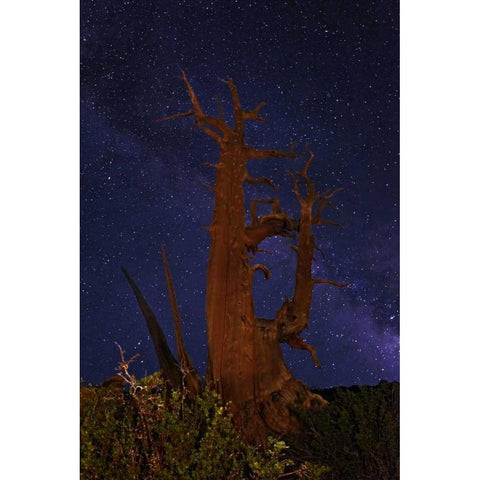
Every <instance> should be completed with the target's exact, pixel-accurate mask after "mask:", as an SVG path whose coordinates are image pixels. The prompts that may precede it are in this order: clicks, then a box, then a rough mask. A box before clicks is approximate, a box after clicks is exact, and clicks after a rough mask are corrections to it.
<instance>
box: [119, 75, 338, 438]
mask: <svg viewBox="0 0 480 480" xmlns="http://www.w3.org/2000/svg"><path fill="white" fill-rule="evenodd" d="M182 80H183V83H184V84H185V86H186V88H187V91H188V95H189V97H190V102H191V105H192V109H191V110H188V111H186V112H183V113H177V114H175V115H171V116H169V117H166V118H163V119H160V120H158V121H165V120H173V119H175V118H180V117H188V116H192V117H193V118H194V120H195V124H196V125H197V126H198V127H199V128H200V129H201V130H202V131H203V132H204V133H205V134H207V135H208V136H209V137H210V138H211V139H212V140H213V141H215V142H216V143H217V144H218V146H219V148H220V155H219V160H218V163H216V164H209V165H210V166H212V167H214V168H215V169H216V184H215V186H213V187H212V189H213V191H214V193H215V205H214V211H213V220H212V224H211V226H210V227H208V230H209V231H210V235H211V247H210V258H209V262H208V272H207V299H206V320H207V334H208V366H207V375H206V384H208V385H210V386H212V387H213V388H215V389H216V390H217V391H218V392H219V393H220V394H221V395H222V398H223V399H224V400H225V401H227V402H230V403H231V408H232V410H233V412H234V416H235V419H236V421H237V424H238V426H239V428H240V429H241V431H242V432H243V434H244V436H245V437H246V438H247V439H249V440H252V441H257V442H258V441H262V440H264V439H265V438H266V436H267V435H268V434H270V433H271V432H274V433H291V432H295V431H296V430H297V429H298V427H299V423H298V421H297V419H296V417H295V415H294V414H293V413H291V410H290V409H289V405H291V404H295V405H301V406H303V407H307V408H308V407H310V406H312V405H314V404H319V405H322V404H326V401H325V400H324V399H323V398H322V397H321V396H319V395H316V394H314V393H312V392H311V391H310V390H309V389H308V387H307V386H306V385H305V384H304V383H302V382H300V381H299V380H297V379H295V378H294V377H293V375H292V373H291V372H290V370H289V369H288V368H287V366H286V365H285V363H284V360H283V355H282V350H281V348H280V345H281V344H282V343H286V344H288V345H290V346H291V347H293V348H298V349H302V350H306V351H308V352H309V353H310V355H311V357H312V360H313V362H314V363H315V365H316V366H317V367H319V368H320V363H319V361H318V358H317V354H316V352H315V348H314V347H313V346H311V345H309V344H307V343H306V342H305V341H304V340H303V339H302V338H301V336H300V334H301V333H302V331H303V330H304V329H305V328H306V327H307V325H308V317H309V312H310V306H311V303H312V293H313V288H314V287H315V285H316V284H319V283H322V284H329V285H334V286H336V287H346V286H347V285H348V283H340V282H336V281H332V280H325V279H318V278H313V277H312V261H313V253H314V249H315V248H316V245H315V239H314V236H313V235H312V226H314V225H333V226H340V227H341V225H340V224H338V223H336V222H333V221H331V220H329V219H326V218H323V216H322V214H323V212H324V210H325V208H326V207H331V208H333V205H332V204H331V202H330V200H331V198H332V197H333V196H334V195H335V194H336V193H337V192H338V191H339V190H340V189H336V190H329V191H327V192H325V193H323V194H320V193H319V192H317V191H316V189H315V186H314V183H313V181H312V180H311V178H310V177H309V175H308V170H309V168H310V166H311V164H312V161H313V153H312V152H311V150H310V149H309V147H308V146H307V147H306V150H307V152H308V154H309V158H308V161H307V162H306V164H305V166H304V168H303V170H302V171H299V172H290V175H291V177H292V183H293V192H294V193H295V196H296V198H297V200H298V203H299V204H300V217H299V218H297V219H293V218H290V217H289V216H288V215H287V214H286V213H285V212H283V211H282V209H281V206H280V202H279V200H278V199H276V198H271V199H254V200H252V202H251V204H250V223H249V224H246V220H245V207H244V191H243V183H244V182H249V183H252V184H264V185H267V186H269V187H272V188H274V189H278V187H276V186H275V185H274V184H273V183H272V182H271V181H270V180H269V179H267V178H264V177H262V178H252V177H251V176H250V174H249V173H248V170H247V165H248V162H249V161H250V160H252V159H255V158H257V159H267V158H272V157H276V158H285V159H293V158H295V157H296V154H295V152H294V145H293V144H292V148H291V150H290V151H287V152H283V151H279V150H275V149H272V150H258V149H256V148H253V147H251V146H249V145H248V144H247V143H246V142H245V136H244V125H245V122H247V121H254V122H261V123H263V122H264V119H263V118H262V117H261V116H260V110H261V109H262V108H263V107H264V106H265V103H264V102H262V103H260V104H259V105H258V106H257V107H256V108H255V109H254V110H244V109H243V108H242V106H241V104H240V98H239V95H238V91H237V88H236V86H235V84H234V82H233V80H231V79H228V80H222V82H224V83H225V84H226V85H227V86H228V88H229V90H230V94H231V97H232V101H233V109H234V110H233V118H234V125H233V127H232V126H230V125H228V124H227V122H226V121H225V119H224V115H223V107H222V106H221V103H220V105H219V106H220V116H219V117H211V116H208V115H206V114H205V113H204V111H203V110H202V107H201V106H200V102H199V100H198V98H197V96H196V94H195V92H194V90H193V88H192V85H191V84H190V82H189V80H188V79H187V77H186V75H185V72H182ZM260 203H261V204H268V205H270V208H271V211H270V213H268V214H266V215H262V216H259V215H258V214H257V205H258V204H260ZM276 235H280V236H289V237H292V238H296V239H298V243H297V244H296V245H292V248H293V250H294V251H295V252H296V256H297V267H296V274H295V280H296V283H295V291H294V294H293V298H291V299H289V298H285V299H284V301H283V304H282V305H281V307H280V309H279V310H278V312H277V313H276V317H275V318H274V319H265V318H257V317H256V316H255V312H254V306H253V295H252V289H253V277H254V274H255V272H256V271H257V270H260V271H261V272H263V274H264V275H265V277H266V278H267V279H268V278H269V276H270V272H269V270H268V269H267V267H266V266H264V265H261V264H259V263H254V262H253V259H254V257H255V254H256V253H257V252H258V251H259V247H260V245H261V243H262V241H263V240H265V239H266V238H268V237H272V236H276ZM163 262H164V266H165V274H166V277H167V284H168V291H169V296H170V302H171V306H172V311H173V318H174V323H175V332H176V340H177V351H178V357H179V361H177V360H176V359H175V357H174V356H173V354H172V353H171V351H170V349H169V347H168V344H167V342H166V339H165V336H164V334H163V332H162V329H161V327H160V326H159V324H158V322H157V320H156V319H155V316H154V314H153V312H152V310H151V308H150V307H149V305H148V303H147V302H146V301H145V299H144V297H143V296H142V294H141V292H140V290H139V289H138V287H137V286H136V284H135V282H134V281H133V279H132V278H131V277H130V275H129V274H128V272H127V271H126V270H125V269H123V272H124V274H125V275H126V277H127V279H128V282H129V283H130V286H131V287H132V289H133V292H134V294H135V296H136V299H137V302H138V304H139V306H140V309H141V311H142V313H143V315H144V317H145V319H146V321H147V325H148V328H149V331H150V335H151V337H152V340H153V343H154V345H155V350H156V352H157V356H158V360H159V363H160V369H161V371H162V372H163V375H164V376H165V378H166V380H167V381H168V382H169V383H170V384H171V385H172V386H173V387H180V386H184V387H186V388H187V389H188V391H189V393H190V395H192V396H193V395H195V394H196V393H197V392H198V391H200V389H201V388H203V382H202V380H201V378H200V376H199V374H198V373H197V372H196V370H195V368H194V366H193V364H192V361H191V359H190V357H189V356H188V354H187V352H186V350H185V346H184V344H183V340H182V334H181V327H180V316H179V312H178V307H177V302H176V299H175V292H174V289H173V283H172V279H171V275H170V271H169V269H168V264H167V258H166V255H165V251H164V250H163Z"/></svg>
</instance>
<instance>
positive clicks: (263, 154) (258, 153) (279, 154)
mask: <svg viewBox="0 0 480 480" xmlns="http://www.w3.org/2000/svg"><path fill="white" fill-rule="evenodd" d="M247 156H248V158H249V159H253V158H296V157H297V155H296V153H295V142H292V145H291V147H290V151H289V152H285V151H282V150H276V149H270V150H256V149H254V148H247Z"/></svg>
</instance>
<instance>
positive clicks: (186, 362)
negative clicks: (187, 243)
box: [162, 245, 202, 396]
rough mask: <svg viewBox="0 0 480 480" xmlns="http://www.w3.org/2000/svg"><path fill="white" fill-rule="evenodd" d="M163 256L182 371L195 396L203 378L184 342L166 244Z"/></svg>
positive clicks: (200, 387) (189, 388)
mask: <svg viewBox="0 0 480 480" xmlns="http://www.w3.org/2000/svg"><path fill="white" fill-rule="evenodd" d="M162 257H163V266H164V269H165V277H166V279H167V287H168V296H169V298H170V306H171V308H172V316H173V323H174V325H175V338H176V343H177V353H178V358H179V360H180V365H181V368H182V372H183V374H184V376H185V384H186V386H187V389H188V390H189V392H191V394H192V395H193V396H195V395H196V394H197V393H199V392H200V391H201V389H202V380H201V378H200V375H199V374H198V373H197V371H196V370H195V367H194V366H193V362H192V359H191V358H190V355H189V354H188V352H187V349H186V348H185V344H184V343H183V334H182V326H181V320H180V311H179V309H178V304H177V298H176V296H175V290H174V287H173V281H172V276H171V274H170V269H169V267H168V261H167V254H166V252H165V246H164V245H162Z"/></svg>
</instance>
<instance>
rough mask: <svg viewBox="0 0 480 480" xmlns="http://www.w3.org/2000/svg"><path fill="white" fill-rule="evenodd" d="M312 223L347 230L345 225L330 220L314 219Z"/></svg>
mask: <svg viewBox="0 0 480 480" xmlns="http://www.w3.org/2000/svg"><path fill="white" fill-rule="evenodd" d="M312 223H313V224H314V225H331V226H332V227H339V228H345V225H343V224H342V223H338V222H334V221H333V220H329V219H328V218H316V217H313V218H312Z"/></svg>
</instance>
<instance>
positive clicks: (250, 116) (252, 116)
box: [243, 102, 267, 123]
mask: <svg viewBox="0 0 480 480" xmlns="http://www.w3.org/2000/svg"><path fill="white" fill-rule="evenodd" d="M266 104H267V103H266V102H261V103H259V104H258V105H257V106H256V107H255V109H254V110H244V111H243V119H244V120H256V121H257V122H260V123H265V119H264V118H262V117H261V116H260V110H261V109H262V108H263V107H264V106H265V105H266Z"/></svg>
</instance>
